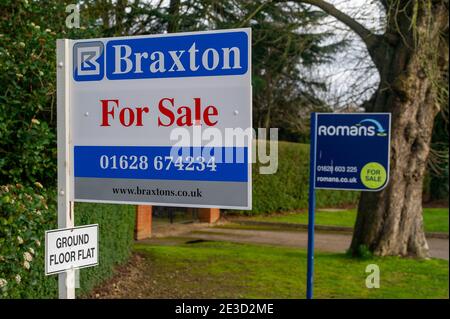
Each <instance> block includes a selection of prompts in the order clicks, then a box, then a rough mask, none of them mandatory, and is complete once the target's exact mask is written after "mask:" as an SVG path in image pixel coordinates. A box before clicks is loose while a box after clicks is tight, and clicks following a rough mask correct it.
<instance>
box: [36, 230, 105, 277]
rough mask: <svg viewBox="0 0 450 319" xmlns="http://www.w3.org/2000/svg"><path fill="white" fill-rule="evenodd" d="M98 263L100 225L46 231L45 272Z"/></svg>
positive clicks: (53, 272)
mask: <svg viewBox="0 0 450 319" xmlns="http://www.w3.org/2000/svg"><path fill="white" fill-rule="evenodd" d="M96 265H98V225H97V224H95V225H86V226H81V227H75V228H64V229H54V230H49V231H46V232H45V274H46V275H52V274H57V273H61V272H64V271H66V270H69V269H77V268H78V269H79V268H86V267H91V266H96Z"/></svg>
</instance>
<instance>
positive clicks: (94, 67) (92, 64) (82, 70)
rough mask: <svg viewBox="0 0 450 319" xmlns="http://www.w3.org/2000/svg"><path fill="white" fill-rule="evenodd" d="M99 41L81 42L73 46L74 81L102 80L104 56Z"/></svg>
mask: <svg viewBox="0 0 450 319" xmlns="http://www.w3.org/2000/svg"><path fill="white" fill-rule="evenodd" d="M104 51H105V49H104V46H103V43H102V42H100V41H94V42H81V43H76V44H75V45H74V46H73V68H74V69H73V77H74V79H75V81H99V80H101V79H103V75H104V73H105V71H104V69H105V68H104V65H105V62H104V60H105V58H104V56H105V54H104Z"/></svg>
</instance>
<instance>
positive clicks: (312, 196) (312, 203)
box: [306, 113, 317, 299]
mask: <svg viewBox="0 0 450 319" xmlns="http://www.w3.org/2000/svg"><path fill="white" fill-rule="evenodd" d="M316 119H317V117H316V113H311V129H310V136H311V138H310V149H309V152H310V153H309V198H308V261H307V263H308V269H307V274H306V299H312V298H313V282H314V280H313V275H314V211H315V209H316V191H315V187H314V184H315V175H316V174H315V169H316Z"/></svg>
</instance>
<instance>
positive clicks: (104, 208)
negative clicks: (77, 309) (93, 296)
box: [75, 203, 136, 295]
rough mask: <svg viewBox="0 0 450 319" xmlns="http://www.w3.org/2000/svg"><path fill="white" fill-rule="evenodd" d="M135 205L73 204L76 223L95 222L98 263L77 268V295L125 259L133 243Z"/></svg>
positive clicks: (88, 288) (103, 277)
mask: <svg viewBox="0 0 450 319" xmlns="http://www.w3.org/2000/svg"><path fill="white" fill-rule="evenodd" d="M135 216H136V215H135V207H134V206H131V205H114V204H91V203H76V204H75V222H76V225H88V224H98V227H99V233H100V237H99V246H100V247H99V253H100V255H99V264H98V266H96V267H92V268H86V269H82V270H80V286H81V287H80V289H77V293H78V294H79V295H82V294H86V293H88V292H89V291H90V290H92V288H94V287H95V286H96V285H98V284H100V283H101V282H102V281H104V280H105V279H107V278H109V277H111V275H112V273H113V271H114V267H115V266H117V265H119V264H122V263H124V262H126V261H127V260H128V257H129V256H130V253H131V247H132V245H133V242H134V226H135Z"/></svg>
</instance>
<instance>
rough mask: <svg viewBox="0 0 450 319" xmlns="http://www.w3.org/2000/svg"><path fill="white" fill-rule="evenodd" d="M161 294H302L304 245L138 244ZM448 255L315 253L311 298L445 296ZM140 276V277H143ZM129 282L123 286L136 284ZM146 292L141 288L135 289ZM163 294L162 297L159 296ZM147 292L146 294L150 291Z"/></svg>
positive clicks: (191, 295) (279, 295)
mask: <svg viewBox="0 0 450 319" xmlns="http://www.w3.org/2000/svg"><path fill="white" fill-rule="evenodd" d="M135 250H136V251H137V252H139V253H141V254H142V255H143V256H145V260H146V262H147V263H148V265H146V266H145V267H147V268H146V269H148V270H149V271H150V270H152V271H151V275H149V278H148V280H151V281H153V282H157V283H162V285H163V286H161V287H163V289H164V290H165V291H168V294H167V295H164V296H165V297H169V298H171V297H179V296H184V297H188V298H189V297H190V298H199V297H201V298H304V296H305V284H306V251H305V250H303V249H296V248H284V247H273V246H262V245H248V244H236V243H228V242H214V241H208V242H198V243H192V244H188V243H172V244H169V245H168V244H137V245H136V246H135ZM368 264H377V265H378V266H379V267H380V288H378V289H368V288H366V286H365V280H366V276H367V275H368V274H366V273H365V269H366V266H367V265H368ZM448 273H449V264H448V261H445V260H438V259H431V260H414V259H406V258H398V257H384V258H380V257H377V258H373V259H369V260H362V259H353V258H350V257H348V256H346V255H344V254H332V253H320V252H316V255H315V290H314V291H315V297H316V298H448V296H449V294H448ZM144 280H145V279H144ZM136 286H137V287H128V289H139V286H142V285H136ZM139 293H140V294H143V296H144V297H145V296H146V295H145V291H144V292H143V291H141V292H139ZM164 296H163V297H164ZM150 297H151V295H150Z"/></svg>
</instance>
